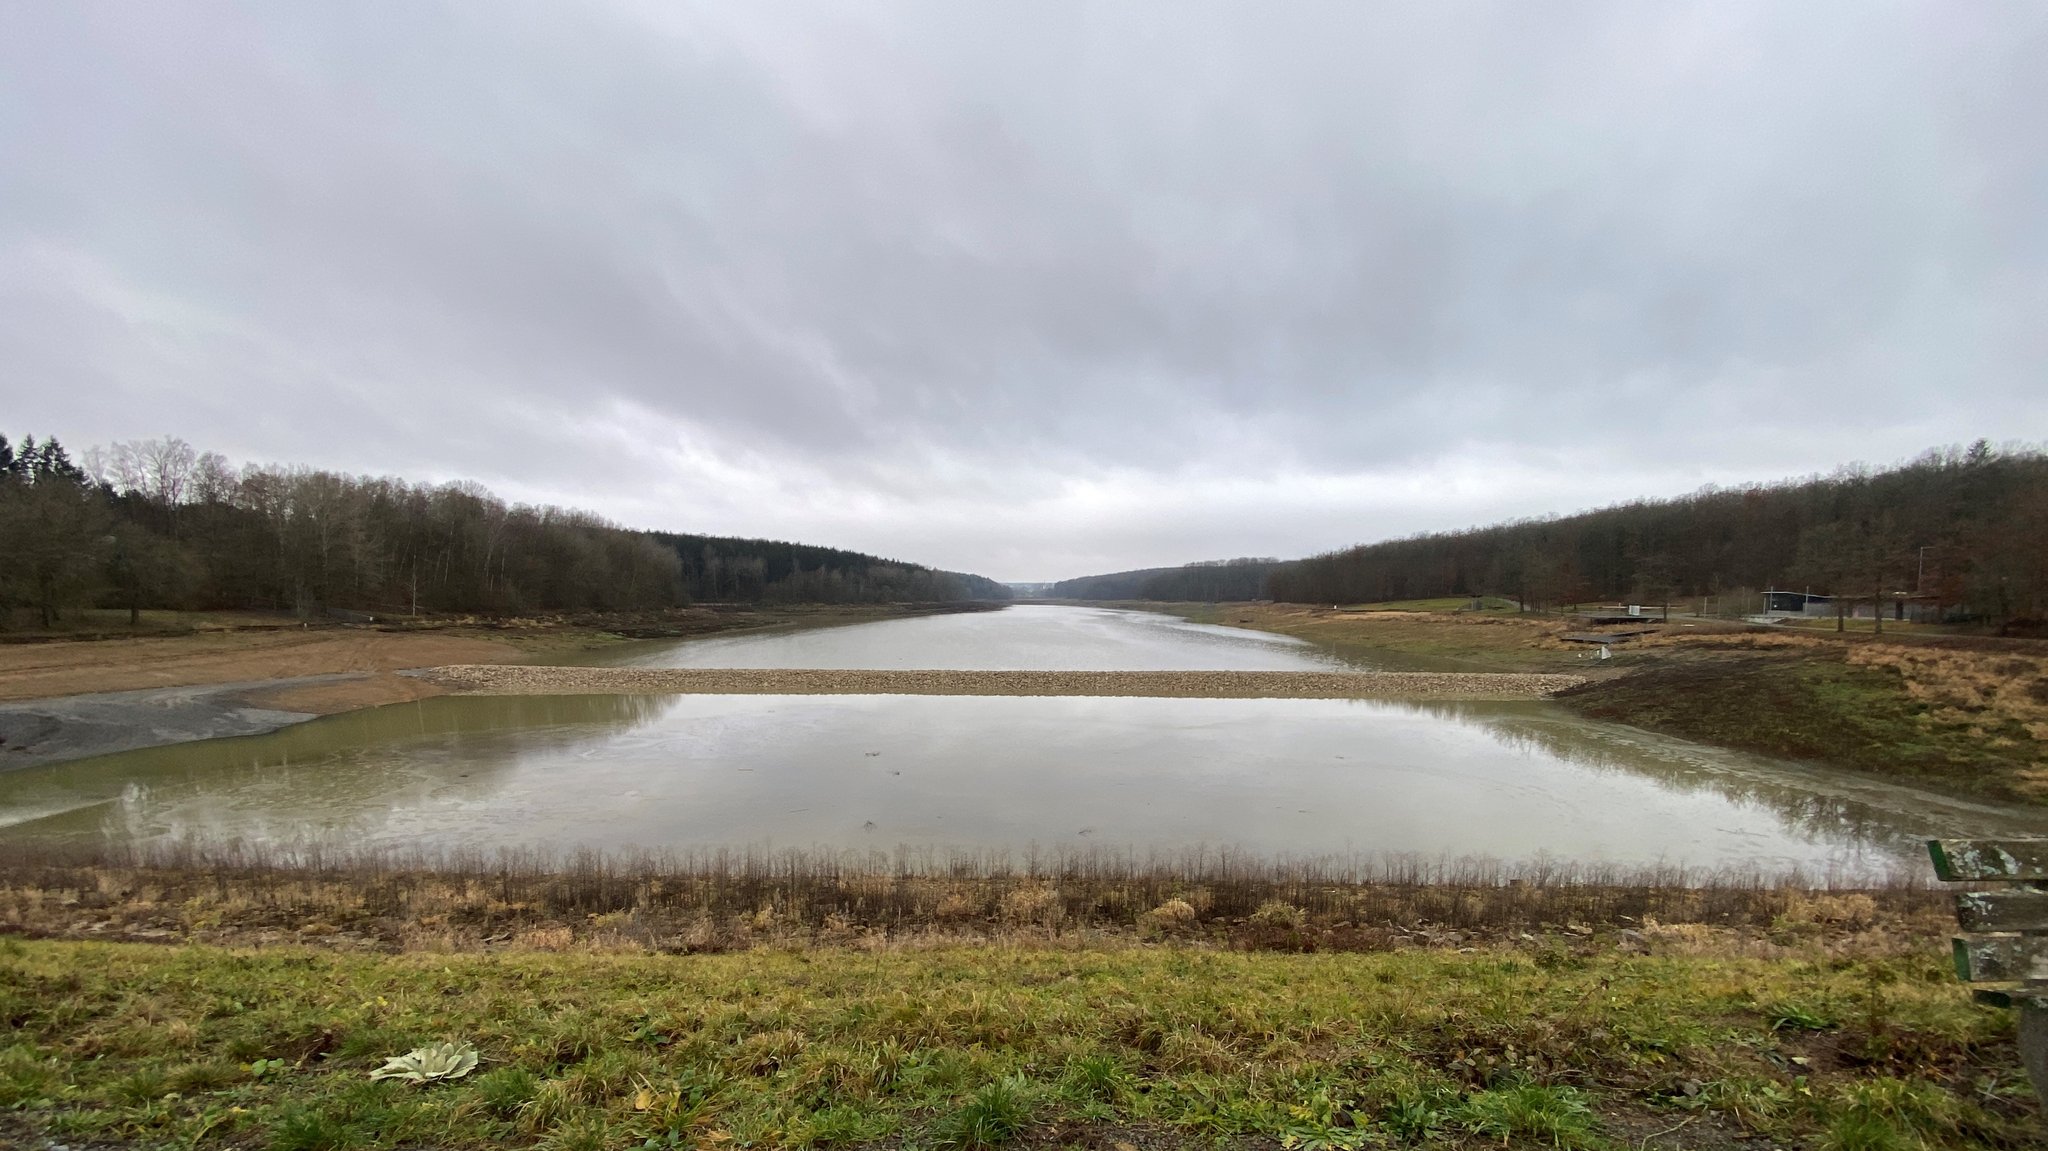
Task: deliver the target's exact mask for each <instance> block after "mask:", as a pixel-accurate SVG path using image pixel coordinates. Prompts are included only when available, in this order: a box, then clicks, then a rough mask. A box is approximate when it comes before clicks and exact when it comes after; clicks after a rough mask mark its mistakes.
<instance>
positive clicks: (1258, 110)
mask: <svg viewBox="0 0 2048 1151" xmlns="http://www.w3.org/2000/svg"><path fill="white" fill-rule="evenodd" d="M2044 369H2048V4H2043V3H2040V2H2039V0H2020V2H2014V3H1998V2H1972V3H1953V2H1947V0H1944V2H1939V3H1928V4H1921V5H1911V4H1882V3H1875V4H1874V3H1869V2H1867V0H1857V2H1855V3H1846V4H1839V5H1830V4H1825V3H1812V2H1800V3H1771V4H1759V5H1744V4H1737V3H1728V2H1722V0H1716V2H1714V3H1703V4H1697V5H1689V6H1688V5H1680V4H1640V3H1617V4H1569V3H1544V4H1500V5H1487V4H1470V3H1460V4H1440V3H1434V2H1432V3H1421V2H1417V3H1411V4H1405V5H1387V4H1371V5H1362V4H1354V3H1344V4H1313V3H1306V2H1302V0H1292V2H1290V3H1287V4H1279V5H1271V4H1258V5H1255V4H1250V3H1243V4H1235V5H1211V4H1195V3H1184V2H1175V3H1163V2H1161V3H1111V4H1103V3H1096V4H1089V5H1080V4H1073V5H1069V4H1057V3H1038V2H1034V3H1029V4H1024V3H1012V4H962V3H957V2H953V0H946V2H938V3H932V4H928V5H913V4H898V3H862V4H829V5H819V6H815V7H810V6H805V5H801V4H793V3H780V2H778V3H773V4H757V3H735V2H731V0H725V2H721V3H715V4H704V5H697V4H687V3H675V2H672V0H647V2H645V3H581V4H561V3H552V2H549V3H532V4H519V3H509V2H505V0H488V2H481V0H480V2H477V3H471V4H461V5H452V6H451V5H442V4H437V3H431V2H427V0H399V2H393V3H347V4H334V3H320V4H313V5H304V6H299V5H292V4H285V3H276V2H270V0H266V2H264V3H260V4H236V5H219V6H212V5H205V4H185V3H166V4H120V3H93V2H85V3H48V2H44V0H0V431H4V432H6V433H8V434H10V435H13V436H17V437H18V436H19V435H20V434H21V433H23V432H32V433H35V434H37V435H42V434H46V433H54V434H56V435H58V436H60V437H62V438H63V439H64V440H65V441H66V442H67V443H69V444H71V445H72V446H73V447H75V448H83V447H84V446H86V445H89V444H93V443H105V442H110V441H114V440H121V439H131V438H137V437H144V436H156V435H165V434H170V435H178V436H182V437H184V438H185V439H187V440H190V441H191V442H193V443H194V444H195V445H197V446H199V447H202V448H213V449H217V450H220V451H222V452H225V453H226V454H228V455H229V456H230V457H231V458H234V459H237V460H259V461H280V462H298V463H308V464H314V465H319V466H324V467H331V468H338V469H344V470H349V471H361V472H378V473H395V474H399V475H404V476H408V477H413V478H419V479H436V480H438V479H457V478H463V479H474V480H479V481H481V482H483V483H485V484H487V485H488V486H490V487H492V488H493V489H496V490H497V491H499V492H500V493H501V494H503V495H506V496H508V497H510V498H513V499H518V500H523V501H534V502H542V501H544V502H553V503H562V504H570V505H576V506H581V507H588V508H592V509H595V510H597V511H600V512H602V513H604V514H607V515H609V516H612V517H613V518H615V519H617V520H619V521H621V522H623V523H626V524H628V525H631V526H639V527H659V528H670V529H677V530H691V531H708V532H717V533H732V534H743V535H768V536H775V537H784V538H797V539H802V540H806V541H811V542H818V543H827V544H834V545H839V546H845V547H853V548H858V549H862V550H868V551H878V552H882V553H885V554H889V555H894V556H898V557H901V558H905V559H911V560H917V561H920V562H926V563H932V564H936V565H939V566H944V567H951V568H959V569H965V570H970V571H976V572H980V573H983V574H987V575H992V576H995V577H997V578H1002V579H1019V580H1021V579H1049V578H1056V577H1061V576H1070V575H1078V574H1083V573H1088V572H1096V571H1106V570H1112V569H1118V568H1127V567H1138V566H1149V565H1154V564H1164V563H1178V562H1182V561H1187V560H1194V559H1202V558H1211V557H1222V556H1231V555H1281V556H1295V555H1301V554H1306V553H1310V552H1315V551H1321V550H1327V549H1329V548H1333V547H1338V546H1342V545H1346V544H1351V543H1356V542H1360V541H1365V540H1370V539H1378V538H1383V537H1386V536H1391V535H1402V534H1407V533H1409V532H1412V531H1417V530H1422V529H1429V528H1443V527H1457V526H1462V525H1466V524H1471V523H1475V522H1483V521H1491V520H1496V519H1501V518H1508V517H1514V516H1522V515H1530V514H1540V513H1543V512H1548V511H1566V512H1568V511H1572V510H1576V509H1579V508H1584V507H1588V506H1593V505H1598V504H1602V503H1608V502H1613V501H1616V500H1621V499H1626V498H1631V497H1634V496H1638V495H1671V494H1678V493H1682V492H1685V491H1689V490H1692V489H1695V488H1697V487H1699V486H1700V485H1701V484H1704V483H1708V482H1716V483H1729V482H1737V481H1741V480H1745V479H1771V478H1778V477H1783V476H1787V475H1794V474H1802V473H1807V472H1811V471H1814V470H1828V469H1831V468H1832V467H1834V466H1835V465H1836V464H1839V463H1842V462H1844V461H1850V460H1867V461H1871V462H1876V463H1882V462H1890V461H1894V460H1897V459H1901V458H1904V457H1907V456H1910V455H1912V454H1914V453H1916V452H1918V451H1919V450H1921V449H1923V448H1927V447H1930V446H1934V445H1940V444H1950V443H1958V442H1967V441H1969V440H1972V439H1975V438H1976V437H1978V436H1988V437H1990V438H1991V439H1993V440H1994V441H2001V440H2011V439H2025V440H2041V439H2048V370H2044Z"/></svg>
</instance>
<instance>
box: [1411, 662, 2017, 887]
mask: <svg viewBox="0 0 2048 1151" xmlns="http://www.w3.org/2000/svg"><path fill="white" fill-rule="evenodd" d="M1412 706H1413V707H1415V708H1417V709H1418V710H1422V711H1427V712H1429V713H1430V714H1432V715H1437V716H1441V717H1443V718H1445V719H1448V720H1452V721H1455V722H1459V723H1463V724H1466V725H1468V726H1471V727H1476V728H1479V729H1481V730H1483V731H1485V732H1486V733H1487V734H1489V735H1490V736H1492V737H1493V738H1494V739H1495V740H1497V741H1499V742H1500V743H1501V744H1502V745H1503V746H1505V747H1508V748H1511V749H1513V750H1516V751H1519V752H1524V753H1541V754H1545V755H1549V756H1552V757H1555V758H1557V759H1560V760H1563V761H1565V762H1567V763H1571V764H1573V765H1575V766H1579V767H1583V768H1588V769H1591V770H1594V771H1601V772H1609V773H1613V774H1619V775H1628V776H1633V777H1636V778H1639V779H1648V780H1650V781H1652V782H1654V783H1656V784H1657V785H1658V786H1659V787H1663V788H1667V789H1669V790H1672V791H1677V792H1681V793H1685V794H1693V793H1699V792H1706V793H1711V794H1714V795H1718V796H1720V797H1721V798H1723V799H1726V800H1728V801H1729V802H1731V803H1735V804H1738V805H1742V806H1749V807H1755V808H1761V809H1763V810H1766V811H1769V812H1771V813H1773V814H1774V815H1776V816H1777V817H1778V818H1779V819H1781V820H1783V821H1784V822H1785V823H1786V824H1787V825H1788V826H1789V827H1792V828H1796V829H1797V830H1799V831H1800V832H1802V833H1804V834H1805V835H1807V836H1809V837H1812V838H1816V839H1826V840H1835V841H1842V840H1848V841H1852V842H1855V843H1859V844H1869V845H1872V846H1875V847H1878V848H1881V849H1885V850H1890V851H1895V852H1902V853H1911V854H1916V855H1917V853H1918V852H1919V844H1918V842H1917V841H1918V840H1919V839H1922V838H1925V837H1926V836H1928V835H1934V834H1963V835H1973V834H1975V835H1981V834H1987V833H1993V832H2008V833H2009V832H2013V831H2029V832H2033V833H2037V834H2038V833H2040V832H2042V831H2044V830H2048V817H2041V816H2033V815H2031V814H2030V813H2022V812H2011V813H2007V812H1998V811H1993V810H1986V809H1979V808H1973V807H1972V806H1969V805H1964V804H1960V803H1946V802H1944V801H1942V800H1941V799H1939V798H1938V797H1934V796H1929V795H1927V794H1925V793H1921V792H1914V791H1911V790H1910V789H1907V788H1903V787H1899V788H1896V791H1895V798H1896V806H1893V805H1888V804H1885V803H1882V802H1877V801H1874V800H1873V799H1870V798H1864V797H1860V796H1855V795H1849V794H1841V793H1837V792H1834V791H1832V790H1829V787H1830V785H1829V783H1828V781H1826V780H1822V779H1814V780H1812V781H1810V782H1809V781H1806V780H1802V779H1800V778H1798V777H1797V776H1796V775H1793V774H1791V773H1792V772H1795V771H1798V770H1800V769H1797V768H1791V767H1789V766H1788V767H1786V768H1781V769H1775V770H1781V771H1784V772H1786V774H1785V775H1774V774H1773V772H1774V769H1773V768H1771V767H1769V766H1765V765H1764V764H1762V763H1756V764H1755V765H1754V766H1752V765H1751V764H1748V763H1744V762H1742V761H1741V759H1739V758H1738V757H1737V756H1736V755H1735V754H1734V753H1727V752H1721V751H1719V750H1717V749H1712V748H1706V747H1701V746H1698V745H1687V744H1684V743H1683V741H1678V740H1669V741H1666V740H1664V739H1663V738H1662V737H1654V736H1645V735H1639V734H1636V733H1633V732H1630V731H1626V730H1623V729H1619V728H1613V727H1608V726H1606V725H1602V724H1597V723H1593V722H1590V721H1587V720H1582V719H1578V718H1577V717H1574V716H1570V715H1568V714H1565V713H1562V712H1559V711H1557V710H1556V709H1555V708H1554V706H1553V705H1547V704H1487V703H1473V702H1468V701H1449V700H1428V701H1416V702H1415V703H1414V704H1413V705H1412ZM1657 743H1665V744H1666V746H1664V747H1659V746H1656V744H1657ZM1717 761H1718V762H1717ZM1868 786H1869V787H1870V788H1871V790H1872V791H1873V792H1875V791H1877V790H1878V789H1879V788H1881V787H1885V786H1886V785H1881V784H1875V783H1873V784H1870V785H1868Z"/></svg>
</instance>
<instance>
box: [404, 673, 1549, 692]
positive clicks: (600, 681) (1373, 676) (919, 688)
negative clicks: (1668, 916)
mask: <svg viewBox="0 0 2048 1151" xmlns="http://www.w3.org/2000/svg"><path fill="white" fill-rule="evenodd" d="M414 674H417V675H419V676H420V677H421V678H423V679H426V680H428V681H429V682H432V683H435V684H438V685H440V686H442V687H445V688H447V689H449V690H450V691H454V692H460V693H464V694H468V695H636V694H649V695H661V694H707V695H1094V696H1107V695H1117V696H1169V697H1199V698H1209V699H1474V700H1480V699H1541V698H1543V697H1545V696H1549V695H1552V694H1554V693H1556V692H1560V691H1563V690H1564V689H1565V688H1568V687H1575V686H1577V685H1578V684H1581V683H1583V682H1585V681H1584V680H1583V679H1582V678H1580V677H1579V676H1575V675H1536V674H1524V673H1509V672H1397V671H1376V672H1320V671H943V670H933V671H894V670H889V671H884V670H836V669H822V668H797V669H784V668H611V667H516V666H501V665H484V664H465V665H458V666H453V667H435V668H427V669H424V670H422V671H419V672H416V673H414Z"/></svg>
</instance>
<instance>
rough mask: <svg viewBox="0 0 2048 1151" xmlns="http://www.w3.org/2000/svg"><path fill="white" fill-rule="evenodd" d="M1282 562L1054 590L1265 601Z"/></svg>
mask: <svg viewBox="0 0 2048 1151" xmlns="http://www.w3.org/2000/svg"><path fill="white" fill-rule="evenodd" d="M1280 566H1281V561H1279V560H1276V559H1250V558H1245V559H1233V560H1212V561H1208V562H1204V563H1192V564H1186V565H1183V566H1181V567H1172V568H1140V569H1138V570H1136V571H1125V572H1110V573H1109V574H1107V575H1096V576H1082V577H1080V578H1078V579H1070V580H1061V581H1060V582H1059V583H1056V584H1054V585H1053V587H1052V594H1053V596H1055V597H1056V598H1059V599H1088V600H1120V599H1145V600H1162V601H1190V600H1194V601H1201V602H1206V603H1222V602H1226V601H1230V600H1252V599H1262V598H1265V596H1266V594H1267V593H1266V580H1267V578H1268V577H1269V576H1270V575H1271V574H1272V572H1273V569H1275V568H1277V567H1280Z"/></svg>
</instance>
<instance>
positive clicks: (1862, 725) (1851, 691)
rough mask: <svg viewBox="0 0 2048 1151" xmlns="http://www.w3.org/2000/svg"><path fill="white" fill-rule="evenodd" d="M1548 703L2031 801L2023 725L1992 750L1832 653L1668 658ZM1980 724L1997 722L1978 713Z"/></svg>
mask: <svg viewBox="0 0 2048 1151" xmlns="http://www.w3.org/2000/svg"><path fill="white" fill-rule="evenodd" d="M1559 699H1560V700H1561V701H1562V702H1564V703H1565V704H1566V705H1568V706H1570V707H1571V708H1573V709H1574V710H1576V711H1578V712H1579V713H1581V714H1583V715H1586V716H1589V717H1591V718H1594V719H1603V720H1612V721H1617V722H1621V723H1627V724H1632V725H1635V726H1637V727H1644V728H1649V729H1652V730H1655V731H1662V732H1668V733H1670V734H1673V735H1680V736H1684V737H1685V738H1687V739H1695V740H1699V741H1701V742H1705V743H1714V744H1719V745H1721V746H1723V747H1733V748H1739V749H1742V750H1746V751H1756V752H1761V753H1764V754H1767V755H1773V756H1780V757H1784V758H1789V759H1805V760H1812V761H1816V762H1826V763H1830V764H1834V765H1837V766H1841V767H1847V768H1853V769H1856V770H1859V771H1868V772H1872V773H1875V774H1879V775H1884V776H1889V777H1891V778H1894V779H1898V780H1901V781H1904V782H1909V783H1912V784H1915V785H1919V786H1927V787H1934V788H1937V789H1940V790H1944V791H1950V792H1958V793H1962V794H1968V795H1976V796H1983V797H1987V798H1992V799H2000V800H2007V801H2016V802H2033V803H2039V802H2043V799H2042V797H2041V795H2040V794H2039V793H2038V791H2035V790H2031V789H2029V788H2027V787H2026V786H2025V784H2026V782H2027V779H2028V776H2029V774H2030V773H2038V772H2039V771H2040V770H2041V768H2042V767H2043V764H2042V763H2041V762H2040V759H2039V746H2040V745H2039V743H2038V742H2037V741H2035V740H2034V739H2033V737H2032V736H2031V735H2030V734H2029V733H2027V732H2026V731H2025V730H2024V729H2018V728H2017V726H2016V725H2013V726H2014V727H2015V730H2012V731H2010V732H1994V733H1993V734H2005V735H2008V736H2009V737H2010V738H2011V745H2010V746H2008V747H2003V748H2002V747H1999V746H1996V745H1994V744H1993V742H1992V741H1991V740H1989V739H1986V738H1983V737H1982V736H1980V735H1977V734H1973V733H1972V732H1971V731H1969V730H1968V729H1966V728H1963V727H1959V726H1955V725H1952V724H1943V723H1939V722H1934V717H1933V716H1932V715H1931V714H1930V713H1931V710H1932V709H1931V708H1930V706H1929V705H1928V704H1927V703H1924V702H1922V701H1920V700H1916V699H1914V698H1913V697H1912V695H1911V694H1909V693H1908V692H1907V691H1906V690H1905V687H1904V684H1903V683H1902V681H1901V679H1900V676H1899V674H1898V673H1897V672H1895V671H1892V670H1890V669H1887V668H1874V667H1855V666H1851V665H1850V664H1848V663H1847V662H1845V661H1844V660H1843V658H1842V657H1841V655H1840V654H1839V653H1830V654H1825V655H1791V656H1743V657H1731V658H1723V659H1699V660H1691V661H1673V662H1669V663H1664V664H1659V665H1652V666H1650V667H1648V668H1646V669H1644V670H1642V671H1639V672H1636V673H1634V674H1632V675H1628V676H1623V677H1620V678H1617V679H1613V680H1607V681H1603V682H1600V683H1595V684H1590V685H1588V686H1586V687H1581V688H1574V689H1572V690H1571V691H1567V692H1565V693H1564V694H1562V695H1561V696H1560V697H1559ZM1977 722H1978V724H1979V725H1980V726H1997V721H1996V720H1995V718H1993V717H1988V716H1985V717H1978V719H1977Z"/></svg>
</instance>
